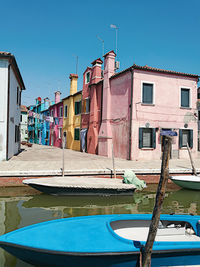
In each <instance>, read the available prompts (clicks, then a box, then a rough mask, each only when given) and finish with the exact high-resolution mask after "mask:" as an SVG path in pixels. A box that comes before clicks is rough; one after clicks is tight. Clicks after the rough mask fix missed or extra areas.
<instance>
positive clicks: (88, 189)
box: [23, 177, 136, 196]
mask: <svg viewBox="0 0 200 267" xmlns="http://www.w3.org/2000/svg"><path fill="white" fill-rule="evenodd" d="M23 183H24V184H26V185H29V186H31V187H33V188H34V189H37V190H38V191H40V192H43V193H46V194H50V195H60V196H70V195H76V196H78V195H80V196H88V195H90V196H91V195H92V196H93V195H99V196H102V195H109V196H110V195H122V196H131V195H133V193H134V191H135V189H136V186H135V185H133V184H124V183H122V180H121V179H107V178H96V177H92V178H91V177H76V178H75V177H51V178H37V179H24V180H23Z"/></svg>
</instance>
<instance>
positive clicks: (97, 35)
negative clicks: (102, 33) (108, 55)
mask: <svg viewBox="0 0 200 267" xmlns="http://www.w3.org/2000/svg"><path fill="white" fill-rule="evenodd" d="M97 39H99V41H101V42H102V57H103V56H104V40H103V39H101V38H100V37H99V36H98V35H97Z"/></svg>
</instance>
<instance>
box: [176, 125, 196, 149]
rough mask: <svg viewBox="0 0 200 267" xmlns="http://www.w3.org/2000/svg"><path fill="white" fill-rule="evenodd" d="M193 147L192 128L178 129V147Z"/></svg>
mask: <svg viewBox="0 0 200 267" xmlns="http://www.w3.org/2000/svg"><path fill="white" fill-rule="evenodd" d="M187 143H188V145H189V147H190V148H192V147H193V130H188V129H187V130H186V129H183V130H182V129H179V147H180V148H182V147H187Z"/></svg>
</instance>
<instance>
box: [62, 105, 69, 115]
mask: <svg viewBox="0 0 200 267" xmlns="http://www.w3.org/2000/svg"><path fill="white" fill-rule="evenodd" d="M66 107H67V116H65V108H66ZM63 116H64V118H67V117H68V106H67V105H64V114H63Z"/></svg>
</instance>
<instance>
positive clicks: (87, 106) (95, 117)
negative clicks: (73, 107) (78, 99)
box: [81, 58, 103, 154]
mask: <svg viewBox="0 0 200 267" xmlns="http://www.w3.org/2000/svg"><path fill="white" fill-rule="evenodd" d="M102 63H103V61H102V60H101V59H100V58H98V59H96V60H94V61H93V62H92V63H91V64H92V67H88V68H87V69H86V70H85V72H84V74H83V90H82V114H81V126H82V127H81V128H82V130H81V134H82V135H85V142H86V148H87V149H86V151H87V152H88V153H91V154H97V153H98V133H99V128H100V122H101V96H102V88H103V87H102V86H103V81H102V73H101V65H102ZM82 140H83V139H82ZM82 144H83V142H82ZM83 150H84V149H83Z"/></svg>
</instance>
